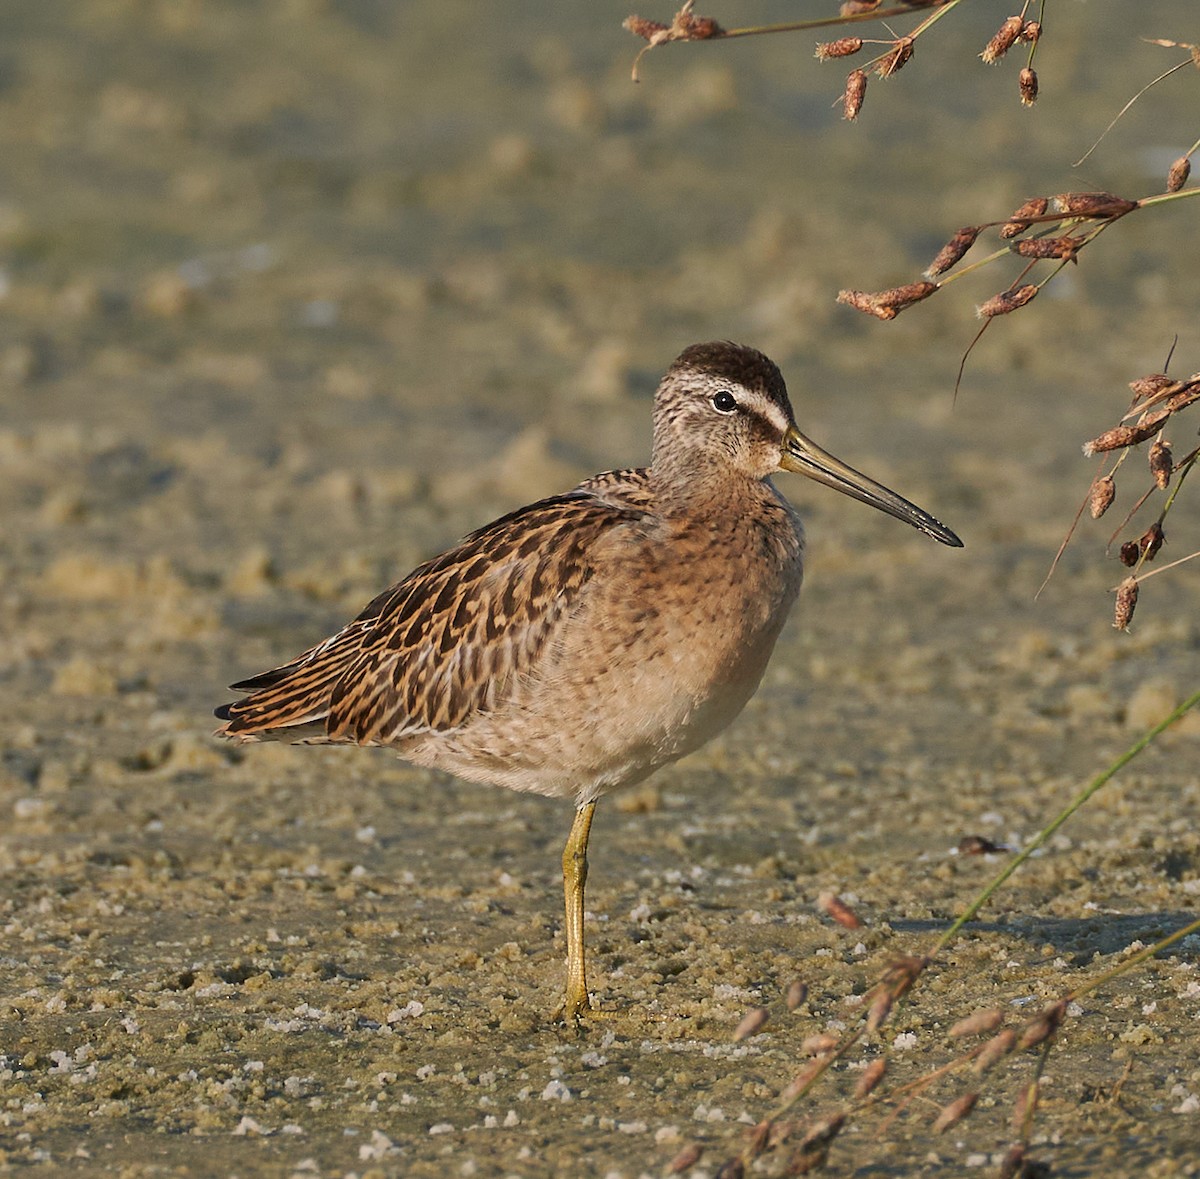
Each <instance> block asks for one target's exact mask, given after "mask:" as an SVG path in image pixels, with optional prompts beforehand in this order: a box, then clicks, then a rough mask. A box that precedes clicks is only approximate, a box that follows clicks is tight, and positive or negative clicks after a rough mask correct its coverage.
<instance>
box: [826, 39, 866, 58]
mask: <svg viewBox="0 0 1200 1179" xmlns="http://www.w3.org/2000/svg"><path fill="white" fill-rule="evenodd" d="M862 47H863V39H862V38H861V37H839V38H838V39H837V40H836V41H822V42H820V43H819V44H818V45H817V53H816V57H817V60H818V61H829V60H830V59H831V58H835V57H851V56H852V55H854V54H855V53H857V52H858V51H859V50H860V49H861V48H862Z"/></svg>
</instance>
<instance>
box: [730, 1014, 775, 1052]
mask: <svg viewBox="0 0 1200 1179" xmlns="http://www.w3.org/2000/svg"><path fill="white" fill-rule="evenodd" d="M769 1015H770V1012H768V1011H767V1009H766V1008H765V1007H751V1008H750V1010H749V1011H747V1012H746V1014H745V1015H743V1016H742V1022H741V1023H739V1024H738V1025H737V1027H736V1028H734V1029H733V1042H734V1043H735V1044H737V1043H739V1042H740V1041H742V1040H746V1039H749V1037H751V1036H753V1035H754V1034H755V1033H756V1032H757V1031H759V1030H760V1029H761V1028H762V1026H763V1024H765V1023H766V1022H767V1018H768V1016H769Z"/></svg>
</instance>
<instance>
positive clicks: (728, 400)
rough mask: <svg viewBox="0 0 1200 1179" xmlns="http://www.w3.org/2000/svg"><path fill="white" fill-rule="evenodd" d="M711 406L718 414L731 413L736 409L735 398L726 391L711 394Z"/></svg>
mask: <svg viewBox="0 0 1200 1179" xmlns="http://www.w3.org/2000/svg"><path fill="white" fill-rule="evenodd" d="M712 405H713V409H715V410H716V411H717V412H718V413H733V411H734V410H735V409H737V398H736V397H734V395H733V394H732V393H730V392H729V390H728V389H722V390H721V391H720V393H714V394H713V399H712Z"/></svg>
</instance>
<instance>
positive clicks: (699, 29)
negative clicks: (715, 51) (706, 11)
mask: <svg viewBox="0 0 1200 1179" xmlns="http://www.w3.org/2000/svg"><path fill="white" fill-rule="evenodd" d="M684 34H685V38H686V39H687V40H688V41H708V40H711V39H712V38H713V37H723V36H725V30H724V29H723V28H721V26H720V25H719V24H717V22H716V21H715V20H713V18H712V17H711V16H689V17H688V18H687V21H686V24H685V28H684Z"/></svg>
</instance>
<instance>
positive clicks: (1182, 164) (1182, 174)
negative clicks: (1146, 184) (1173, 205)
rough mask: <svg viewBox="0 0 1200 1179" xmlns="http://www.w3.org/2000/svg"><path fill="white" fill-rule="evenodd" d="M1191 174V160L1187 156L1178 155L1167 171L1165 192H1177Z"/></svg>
mask: <svg viewBox="0 0 1200 1179" xmlns="http://www.w3.org/2000/svg"><path fill="white" fill-rule="evenodd" d="M1191 174H1192V161H1191V160H1189V159H1188V158H1187V156H1180V157H1179V159H1177V160H1176V161H1175V162H1174V163H1173V164H1172V165H1171V170H1170V171H1169V172H1168V173H1167V192H1178V191H1179V190H1180V189H1181V188H1182V187H1183V186H1184V185H1185V184H1186V183H1187V182H1188V177H1189V176H1190V175H1191Z"/></svg>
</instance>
